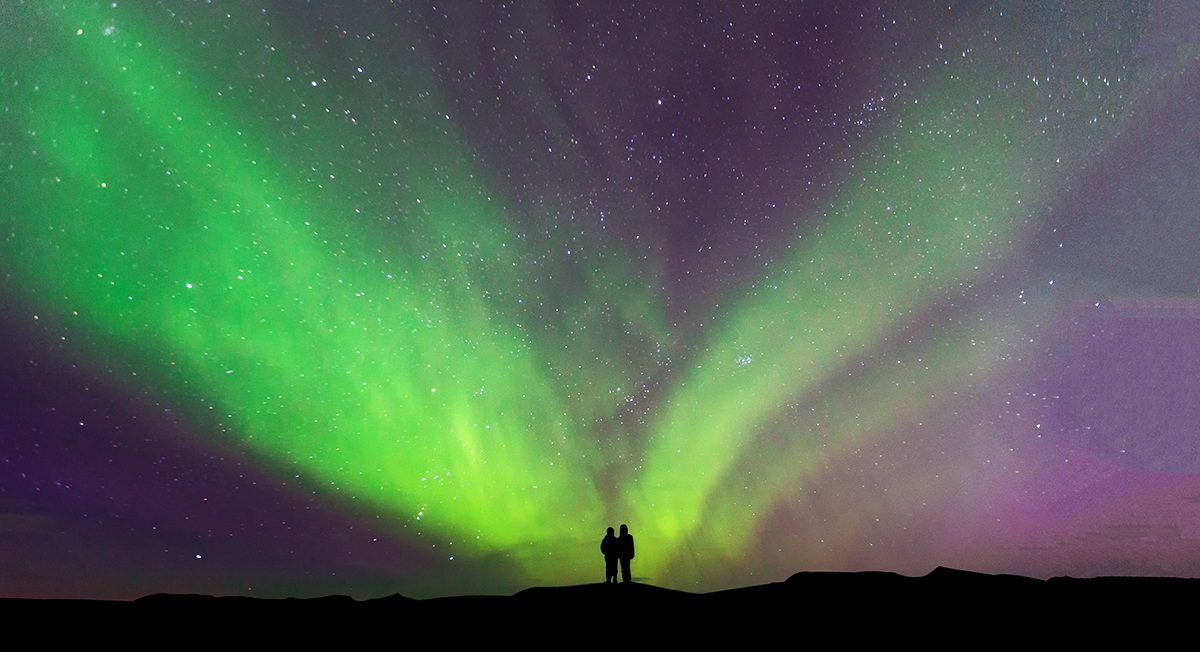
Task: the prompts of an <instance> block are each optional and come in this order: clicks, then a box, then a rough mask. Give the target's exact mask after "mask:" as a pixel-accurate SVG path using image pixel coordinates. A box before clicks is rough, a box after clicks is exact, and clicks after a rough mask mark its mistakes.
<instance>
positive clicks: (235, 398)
mask: <svg viewBox="0 0 1200 652" xmlns="http://www.w3.org/2000/svg"><path fill="white" fill-rule="evenodd" d="M71 10H72V11H77V12H79V15H70V16H64V17H61V18H60V19H59V22H58V23H57V25H58V30H57V34H54V35H51V36H57V38H56V39H52V45H51V46H50V48H51V49H52V50H54V52H55V55H54V57H48V58H46V59H44V60H42V61H41V62H39V64H38V66H36V67H32V66H31V67H32V69H31V70H29V71H28V73H27V74H26V75H23V76H25V77H27V78H28V79H32V80H36V81H35V82H33V83H29V82H25V83H24V84H23V86H22V90H23V91H24V93H25V94H24V96H23V97H22V100H23V104H22V105H20V108H21V109H23V111H24V116H23V117H24V118H25V125H24V127H25V128H26V134H27V143H28V145H29V147H30V149H31V151H36V155H35V156H33V157H31V160H30V161H28V162H22V163H21V164H20V165H19V167H18V168H17V176H18V177H19V179H20V181H19V182H18V183H21V184H24V188H23V191H18V192H16V193H13V194H14V195H15V196H16V201H17V204H16V206H15V207H14V208H15V210H12V212H11V213H10V214H15V215H20V216H22V217H21V220H20V221H19V222H16V223H13V224H12V225H11V228H12V233H13V235H11V236H10V237H9V238H8V239H7V241H6V245H5V249H4V258H5V260H6V261H7V264H8V265H7V266H8V267H10V268H11V269H13V270H14V272H15V274H14V276H16V277H17V278H16V283H15V284H16V285H17V286H22V285H24V286H28V287H30V288H32V290H31V293H32V294H34V295H35V297H37V298H38V299H39V300H40V301H39V302H42V303H44V302H50V303H53V304H55V305H58V306H61V307H62V309H61V310H60V319H62V320H63V321H66V322H68V323H71V324H72V327H73V328H74V327H75V325H76V324H79V325H81V326H82V327H83V330H84V331H86V332H89V333H97V334H101V335H100V336H99V337H98V338H97V339H98V341H97V342H96V344H95V345H94V346H97V347H101V348H105V349H109V352H108V353H107V354H106V355H107V357H108V358H109V363H110V364H116V365H118V366H121V367H126V368H127V369H128V370H130V372H131V373H138V374H140V377H141V378H143V379H149V380H148V382H150V384H151V386H156V390H158V391H163V392H165V393H167V394H174V393H175V392H178V394H179V395H180V396H178V397H177V398H180V399H181V400H182V401H183V402H184V403H185V404H188V403H190V404H193V405H194V404H195V398H194V396H195V394H197V393H198V394H200V395H201V397H202V399H201V403H202V404H203V403H209V404H211V408H210V409H212V410H214V411H219V413H220V420H221V422H222V423H223V424H228V427H229V428H230V429H231V431H232V432H233V433H235V434H236V436H238V437H240V438H242V439H244V440H245V441H246V442H247V443H249V444H250V445H251V446H252V447H253V448H255V449H257V450H258V451H260V452H261V453H262V455H263V456H264V457H265V458H266V459H268V460H274V461H277V462H278V461H281V460H283V461H292V462H295V463H297V464H299V465H300V467H301V468H303V469H307V470H308V472H309V473H311V474H313V475H314V476H316V480H312V479H310V478H302V479H301V484H302V485H303V486H306V487H325V488H326V490H327V491H329V492H335V491H337V492H341V494H342V495H351V496H359V497H363V498H366V499H367V500H370V501H373V502H375V503H377V504H379V505H382V506H386V507H387V508H388V509H390V510H392V511H393V512H394V513H397V514H400V515H404V516H406V517H409V518H407V519H405V520H406V522H409V521H410V522H411V527H412V528H413V529H420V530H421V531H424V532H426V533H427V534H432V535H440V536H442V537H445V538H449V539H451V540H453V541H454V542H455V545H456V551H458V552H459V553H460V554H471V553H472V552H476V553H481V554H482V553H486V552H489V551H496V550H505V549H509V548H513V547H515V546H517V545H519V544H522V543H527V542H529V541H531V540H538V541H546V540H550V541H554V540H560V539H562V538H564V537H568V538H569V537H571V536H575V535H573V534H572V533H573V532H580V531H582V532H591V531H593V530H595V529H596V528H597V527H598V524H599V514H600V504H599V501H598V499H597V497H596V494H595V490H594V488H593V487H592V485H591V479H590V475H589V474H588V473H587V472H586V471H585V472H584V473H581V469H588V468H589V466H588V465H589V463H590V461H589V460H586V459H584V458H585V457H586V454H587V452H588V450H589V448H588V447H587V446H580V445H574V440H575V439H576V438H577V436H578V435H577V433H576V432H575V425H574V424H573V423H572V422H571V421H570V420H569V419H566V418H564V415H566V414H568V412H569V410H568V408H567V405H566V400H565V399H564V398H563V397H561V396H559V395H556V394H555V393H554V392H553V391H552V387H551V385H550V383H549V382H548V381H547V380H546V378H545V377H544V373H543V369H542V368H541V365H540V364H539V363H538V361H537V360H536V359H535V357H534V356H533V354H532V352H531V346H530V344H529V342H528V341H527V339H526V336H525V335H524V334H523V329H522V326H521V325H519V323H517V322H515V320H514V319H513V318H512V317H511V316H509V315H505V314H502V313H501V312H499V311H496V310H492V309H490V308H489V305H488V302H487V301H486V300H485V299H484V297H481V296H480V294H481V291H480V290H478V289H476V288H477V287H480V286H482V287H485V288H486V287H488V286H490V285H493V284H494V283H495V282H496V281H495V280H493V279H489V278H487V275H488V274H496V273H501V274H504V268H505V267H509V268H513V267H514V266H515V265H514V263H513V262H512V261H513V260H514V259H519V257H520V254H519V252H515V253H513V254H508V253H507V250H509V249H517V247H516V246H515V245H514V242H515V238H513V237H512V236H511V235H510V234H508V233H506V232H505V230H504V229H503V227H502V226H501V224H502V222H501V220H500V217H501V216H500V215H498V214H497V212H496V210H495V209H492V208H491V207H489V206H488V205H487V200H486V198H484V197H483V193H482V192H479V191H478V189H477V188H471V187H470V186H469V185H468V184H467V183H464V182H463V181H464V180H467V179H469V171H468V169H466V168H465V167H464V166H463V164H461V163H459V162H458V161H457V160H455V159H454V155H453V153H454V152H456V151H459V149H460V147H461V146H460V145H458V143H457V142H456V138H455V136H453V135H452V134H450V133H449V130H448V129H446V128H445V126H443V125H438V128H437V129H426V130H425V131H424V132H418V133H411V132H409V133H407V134H406V136H407V137H408V138H409V139H410V140H411V141H412V142H415V143H417V144H418V145H417V147H418V148H419V149H418V151H421V152H422V155H423V156H424V157H426V163H428V164H429V165H430V166H431V167H434V168H441V169H442V170H444V171H446V176H447V177H449V178H451V179H456V180H459V183H458V185H460V186H464V185H465V186H468V189H467V190H466V191H460V192H456V193H451V192H447V191H445V190H442V191H439V190H438V187H437V185H436V182H434V181H433V180H432V179H420V178H416V179H409V181H410V182H412V185H413V186H415V187H416V190H414V191H413V195H415V196H414V197H413V198H412V204H413V207H414V208H413V210H414V211H419V212H420V215H421V216H424V217H427V218H428V220H429V224H428V225H427V231H426V232H424V233H421V234H418V237H426V238H430V239H432V240H433V241H434V242H442V243H443V244H442V245H441V246H440V247H438V246H437V245H434V246H433V247H430V248H429V249H430V251H429V253H428V254H427V255H422V256H420V258H418V257H417V256H415V255H413V256H410V257H409V258H408V259H407V260H394V261H392V262H390V263H384V262H383V261H381V260H379V259H380V258H381V256H380V255H378V254H375V253H374V252H371V251H370V250H369V249H366V248H364V247H355V243H354V242H351V243H350V244H345V245H343V243H338V244H337V245H336V249H334V246H330V245H329V244H328V243H329V241H328V240H327V239H326V236H325V235H324V234H322V233H321V232H320V231H319V230H318V229H316V228H314V227H312V226H311V225H310V222H315V220H314V219H311V218H310V217H309V216H310V215H311V216H313V217H316V215H315V213H314V211H313V210H311V209H306V207H305V206H304V205H303V203H304V202H301V201H298V200H297V198H301V197H305V195H306V192H308V191H306V190H305V189H304V188H301V187H297V186H296V185H295V184H294V183H291V182H289V180H288V179H287V178H286V176H285V175H284V174H282V173H281V172H280V171H279V170H277V169H276V168H275V166H273V165H271V164H270V163H269V162H267V161H266V160H263V158H265V157H263V158H259V157H258V156H256V155H253V154H251V153H250V152H251V151H253V147H251V146H249V145H247V144H246V142H245V140H246V139H245V138H243V137H242V136H241V135H240V134H237V133H235V132H236V130H234V129H233V128H229V127H224V126H223V125H226V124H229V123H230V122H231V120H230V119H229V118H228V117H225V116H222V115H220V114H219V113H218V112H215V111H214V110H212V108H210V107H211V106H212V105H213V104H214V103H213V101H212V100H211V99H208V98H206V97H205V96H203V95H202V94H201V93H199V92H197V90H196V89H195V88H192V87H190V86H189V85H188V84H187V83H185V82H184V81H183V80H184V79H185V78H186V77H185V76H184V75H182V74H179V75H172V74H170V70H171V67H170V66H168V65H167V64H166V63H165V57H164V52H163V51H162V50H159V49H155V48H151V47H150V46H149V45H142V44H141V43H138V42H137V40H142V43H146V42H148V41H147V40H145V39H141V38H139V39H136V40H135V38H134V36H133V35H132V34H130V31H131V28H130V27H128V26H125V27H123V30H124V33H123V38H122V39H121V40H113V39H107V38H105V37H104V36H102V35H101V34H98V33H96V31H97V30H94V29H91V28H90V26H91V25H95V24H99V23H100V22H101V21H100V18H99V17H98V16H97V15H95V14H86V10H85V9H81V8H79V7H72V9H71ZM72 25H85V26H89V27H88V28H86V29H84V28H78V29H83V33H82V34H72V33H71V32H74V31H75V29H77V28H72V27H69V26H72ZM63 26H68V27H63ZM56 70H72V71H86V73H80V74H81V75H83V74H86V75H92V76H91V77H85V78H81V77H75V76H62V75H56V74H54V71H56ZM64 98H71V99H70V101H64ZM421 108H424V109H428V107H421ZM114 113H118V114H120V115H116V116H114V115H113V114H114ZM406 123H407V124H408V125H409V126H410V127H412V126H413V125H420V124H421V121H420V120H419V119H416V118H413V117H412V116H408V120H407V121H406ZM147 151H159V152H161V153H162V154H161V155H162V160H160V161H157V162H154V161H150V162H147V161H145V160H144V156H145V153H146V152H147ZM430 152H447V154H445V155H442V157H441V158H440V159H438V158H437V156H436V155H430V154H429V153H430ZM190 153H200V154H201V155H196V156H193V155H190ZM430 156H433V158H435V160H433V161H429V160H428V159H429V157H430ZM155 167H158V168H159V169H158V170H156V171H157V172H158V174H153V173H152V172H147V171H146V170H147V168H150V170H152V171H154V168H155ZM31 189H32V190H31ZM326 221H328V220H326ZM330 230H332V229H330ZM466 234H470V237H471V239H472V241H474V242H477V243H479V245H480V246H479V247H478V248H470V249H468V248H467V247H456V248H455V249H451V248H450V247H449V246H448V245H447V244H445V243H447V242H456V241H457V240H463V239H465V237H466ZM332 235H333V237H338V236H340V235H341V234H332ZM356 237H359V236H351V237H350V238H346V239H347V240H351V241H353V240H354V239H355V238H356ZM362 239H363V240H367V239H369V237H368V238H362ZM331 249H333V250H332V251H331ZM438 249H440V250H441V251H437V250H438ZM456 249H457V250H456ZM464 254H466V258H471V257H474V258H476V259H480V260H482V259H483V258H489V259H490V260H489V261H488V264H485V265H472V264H470V263H469V262H467V261H466V260H465V259H464ZM358 260H371V261H372V263H373V264H372V265H362V264H358V265H356V264H353V262H354V261H358ZM514 273H516V272H513V271H509V272H507V273H506V274H505V276H504V277H502V278H501V279H499V281H500V282H503V281H504V280H508V279H511V278H512V276H513V274H514ZM76 313H77V314H76ZM67 315H71V317H68V316H67ZM72 319H74V321H72ZM82 348H84V349H92V348H93V347H92V346H87V345H84V346H83V347H82ZM93 353H95V351H93ZM167 380H169V381H170V382H169V385H168V383H166V382H163V385H164V386H166V388H165V389H164V387H163V386H157V385H158V382H162V381H167ZM189 395H190V396H192V397H193V398H191V400H188V398H187V397H188V396H189ZM285 466H286V465H285ZM418 521H419V522H418ZM581 524H582V527H581ZM410 531H411V530H410ZM458 546H461V547H460V548H459V547H458Z"/></svg>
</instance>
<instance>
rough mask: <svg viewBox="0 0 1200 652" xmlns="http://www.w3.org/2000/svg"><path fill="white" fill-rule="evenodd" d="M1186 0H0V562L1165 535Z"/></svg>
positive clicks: (455, 585) (1060, 556) (972, 562)
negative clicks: (613, 537) (622, 530)
mask: <svg viewBox="0 0 1200 652" xmlns="http://www.w3.org/2000/svg"><path fill="white" fill-rule="evenodd" d="M1198 57H1200V8H1197V7H1196V5H1195V4H1193V3H1191V2H1188V1H1186V0H1180V1H1167V0H1164V1H1163V2H1125V1H1116V0H1114V1H1105V2H1069V1H1066V0H1062V1H1055V0H1050V1H1047V2H1022V1H1020V0H1008V1H999V2H990V3H989V2H948V1H942V2H899V1H898V2H882V3H881V2H878V1H876V2H852V1H847V2H838V3H833V2H775V3H762V4H757V5H756V4H739V3H721V2H679V3H672V2H638V3H634V2H623V3H616V2H580V3H569V2H499V1H486V2H446V3H445V5H443V4H442V3H434V2H400V1H393V2H340V3H339V2H311V3H301V2H292V1H286V2H285V1H282V0H281V1H278V2H251V1H249V0H239V1H236V2H234V1H229V2H226V1H212V2H206V1H199V0H197V1H185V0H156V1H154V2H149V1H146V2H141V1H137V2H135V1H131V0H120V1H118V2H111V1H110V2H90V1H83V0H81V1H79V2H66V3H62V2H49V1H44V2H43V1H40V0H24V1H22V0H0V89H2V90H0V110H2V113H0V168H2V170H0V342H2V345H0V595H3V596H8V597H73V598H119V599H132V598H136V597H140V596H143V595H147V594H151V593H156V592H173V593H210V594H217V595H230V594H238V595H251V596H260V597H285V596H296V597H309V596H317V595H326V594H330V593H343V594H348V595H352V596H354V597H356V598H360V599H362V598H370V597H378V596H383V595H389V594H392V593H396V592H400V593H403V594H405V595H409V596H413V597H430V596H440V595H455V594H464V593H511V592H513V591H516V590H519V589H521V588H525V587H528V586H534V585H563V584H578V583H588V582H599V581H600V580H601V578H602V577H603V574H602V573H603V563H604V562H603V558H602V557H601V555H600V553H599V543H600V540H601V538H602V537H603V535H604V531H605V528H606V527H610V526H611V527H618V526H619V525H620V524H622V523H627V524H628V525H629V529H630V532H631V533H632V534H633V535H634V537H635V538H636V541H637V552H638V556H637V558H636V559H635V560H634V563H633V571H634V575H635V576H636V577H638V578H641V581H645V582H649V583H653V584H656V585H659V586H665V587H670V588H675V589H682V590H690V591H711V590H716V589H721V588H729V587H735V586H745V585H751V584H761V583H765V582H770V581H780V580H783V579H785V578H786V577H787V576H789V575H790V574H792V573H794V572H797V571H802V570H844V571H851V570H887V571H895V572H900V573H904V574H910V575H919V574H924V573H927V572H928V571H930V570H931V569H933V568H934V567H936V566H938V565H943V566H952V567H956V568H961V569H966V570H973V571H981V572H988V573H1000V572H1004V573H1017V574H1022V575H1029V576H1034V577H1049V576H1052V575H1074V576H1094V575H1103V574H1122V575H1170V576H1187V577H1192V576H1200V254H1198V252H1200V58H1198Z"/></svg>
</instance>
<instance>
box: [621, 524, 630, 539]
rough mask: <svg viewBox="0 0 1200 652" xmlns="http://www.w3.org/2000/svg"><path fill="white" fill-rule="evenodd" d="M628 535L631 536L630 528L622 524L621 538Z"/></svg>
mask: <svg viewBox="0 0 1200 652" xmlns="http://www.w3.org/2000/svg"><path fill="white" fill-rule="evenodd" d="M626 534H629V526H628V525H625V524H624V523H622V524H621V536H625V535H626Z"/></svg>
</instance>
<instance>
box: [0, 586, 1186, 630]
mask: <svg viewBox="0 0 1200 652" xmlns="http://www.w3.org/2000/svg"><path fill="white" fill-rule="evenodd" d="M1197 589H1200V580H1191V579H1175V578H1147V577H1101V578H1092V579H1072V578H1053V579H1050V580H1037V579H1031V578H1027V577H1020V576H1015V575H986V574H982V573H972V572H967V571H959V570H953V569H948V568H941V567H939V568H937V569H935V570H934V571H933V572H931V573H929V574H928V575H926V576H924V577H905V576H902V575H897V574H895V573H885V572H861V573H824V572H802V573H796V574H795V575H792V576H791V577H789V578H788V579H787V580H786V581H784V582H778V583H772V584H764V585H760V586H750V587H745V588H739V589H731V590H727V591H717V592H713V593H703V594H698V593H687V592H683V591H675V590H671V589H664V588H660V587H656V586H653V585H649V584H637V583H635V584H623V585H615V586H614V585H606V584H587V585H580V586H563V587H536V588H530V589H525V590H524V591H520V592H518V593H516V594H515V595H512V596H459V597H446V598H435V599H429V600H414V599H412V598H406V597H403V596H401V595H399V594H396V595H392V596H389V597H385V598H377V599H372V600H364V601H357V600H354V599H352V598H350V597H347V596H337V595H334V596H327V597H322V598H313V599H304V600H300V599H294V598H289V599H286V600H264V599H258V598H246V597H219V598H218V597H212V596H201V595H168V594H158V595H151V596H147V597H144V598H141V599H139V600H135V601H133V602H116V601H88V600H22V599H2V600H0V613H3V614H5V620H6V621H7V622H9V623H14V624H20V623H24V624H27V625H28V624H31V623H45V624H47V627H48V629H49V630H53V631H55V632H57V633H58V634H59V635H65V636H68V637H71V636H83V637H85V638H88V639H89V640H90V639H91V638H92V637H94V636H95V637H99V639H109V637H117V638H125V637H130V638H128V640H129V641H144V642H152V641H157V642H159V643H163V644H178V643H181V642H182V643H186V642H188V641H189V640H191V639H192V638H197V637H198V638H201V639H207V640H218V639H220V640H226V641H229V642H236V643H238V644H239V646H252V645H258V644H265V645H270V646H272V647H275V646H277V645H279V644H281V643H284V642H287V641H292V642H296V643H301V644H314V643H318V642H320V643H322V644H323V643H325V642H328V643H329V644H334V643H336V644H337V645H338V646H339V647H342V646H345V645H348V644H353V643H354V642H356V641H357V642H361V643H363V644H368V645H376V644H378V641H379V640H383V641H384V642H388V643H389V644H392V643H394V644H396V645H397V646H401V647H403V646H405V645H406V644H407V643H412V642H416V641H418V640H420V641H429V640H438V641H441V642H444V643H450V644H453V643H455V642H465V641H481V642H482V641H489V640H494V641H496V642H500V641H513V642H516V643H518V644H520V642H521V641H522V640H524V641H527V642H532V643H535V644H537V645H557V644H569V643H574V642H592V641H595V642H596V643H601V644H604V643H607V644H609V645H620V644H621V643H620V641H625V643H627V644H631V643H632V642H634V641H641V642H647V641H661V642H669V641H692V642H697V643H701V644H704V643H706V642H711V641H713V640H716V639H713V638H712V637H720V639H721V640H729V637H733V638H753V639H766V640H769V639H770V638H771V637H772V636H774V635H777V634H781V633H783V634H784V635H785V636H788V637H791V640H792V642H801V641H803V640H807V639H805V637H807V636H814V637H815V638H813V639H812V641H813V642H816V641H817V640H822V641H829V639H828V638H827V637H828V636H830V635H834V636H836V637H837V638H838V639H841V640H842V641H843V642H851V641H858V642H862V641H877V640H892V639H928V640H930V641H935V640H936V641H945V642H946V643H950V644H952V645H961V644H963V643H971V642H977V641H985V642H988V641H991V640H993V639H998V640H1007V641H1027V642H1045V641H1046V640H1048V639H1049V640H1061V641H1063V642H1067V641H1072V642H1076V643H1078V642H1079V641H1080V640H1085V639H1087V640H1096V641H1102V642H1112V641H1114V640H1118V639H1122V638H1127V639H1128V640H1131V641H1132V640H1138V641H1143V642H1144V641H1145V640H1148V639H1150V638H1157V637H1160V636H1161V637H1165V636H1166V635H1167V634H1168V632H1172V631H1174V630H1175V629H1180V628H1182V627H1183V623H1187V622H1190V621H1191V618H1190V616H1191V615H1192V614H1193V613H1194V612H1195V610H1196V607H1197V603H1198V602H1200V601H1198V600H1197V598H1196V595H1197ZM15 629H16V628H12V629H10V631H15ZM39 629H40V627H39ZM42 631H43V633H45V631H48V630H47V629H43V630H42ZM430 636H432V637H433V639H430V638H428V637H430ZM379 637H383V638H382V639H380V638H379ZM414 637H415V638H414ZM110 640H111V639H110Z"/></svg>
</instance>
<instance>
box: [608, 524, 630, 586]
mask: <svg viewBox="0 0 1200 652" xmlns="http://www.w3.org/2000/svg"><path fill="white" fill-rule="evenodd" d="M616 542H617V556H618V557H620V558H621V581H622V582H629V581H630V580H631V579H632V576H631V575H630V574H629V560H631V559H633V535H631V534H629V526H627V525H625V524H621V536H620V537H618V538H617V539H616ZM616 575H617V574H616V572H615V571H614V572H613V578H614V579H616Z"/></svg>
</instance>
